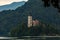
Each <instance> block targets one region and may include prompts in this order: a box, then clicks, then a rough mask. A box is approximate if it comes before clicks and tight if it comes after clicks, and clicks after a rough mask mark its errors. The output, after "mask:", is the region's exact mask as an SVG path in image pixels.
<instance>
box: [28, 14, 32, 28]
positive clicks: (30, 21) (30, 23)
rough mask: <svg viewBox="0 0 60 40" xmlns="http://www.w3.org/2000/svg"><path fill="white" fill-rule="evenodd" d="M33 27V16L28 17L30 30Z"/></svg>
mask: <svg viewBox="0 0 60 40" xmlns="http://www.w3.org/2000/svg"><path fill="white" fill-rule="evenodd" d="M30 27H32V16H31V15H28V28H30Z"/></svg>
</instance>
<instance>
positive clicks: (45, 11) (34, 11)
mask: <svg viewBox="0 0 60 40" xmlns="http://www.w3.org/2000/svg"><path fill="white" fill-rule="evenodd" d="M29 13H31V15H32V17H33V19H38V20H39V21H41V22H43V23H46V24H54V26H53V27H55V26H56V28H58V29H60V15H59V13H58V11H57V9H55V8H54V7H53V6H52V5H51V6H50V7H48V8H45V7H44V5H43V2H42V0H29V1H28V2H26V3H25V5H23V6H21V7H18V8H17V9H16V10H5V11H2V12H0V30H2V29H3V31H4V33H5V35H7V33H8V32H9V31H10V30H11V28H12V27H17V26H18V24H21V23H22V22H27V17H28V15H29ZM3 31H2V32H3ZM4 33H3V34H4Z"/></svg>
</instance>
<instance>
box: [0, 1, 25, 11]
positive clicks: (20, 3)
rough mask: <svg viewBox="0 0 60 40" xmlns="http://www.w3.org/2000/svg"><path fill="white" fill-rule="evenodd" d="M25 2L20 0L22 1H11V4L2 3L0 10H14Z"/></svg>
mask: <svg viewBox="0 0 60 40" xmlns="http://www.w3.org/2000/svg"><path fill="white" fill-rule="evenodd" d="M24 4H25V1H22V2H13V3H11V4H7V5H3V6H0V11H3V10H9V9H10V10H15V9H16V8H18V7H20V6H22V5H24Z"/></svg>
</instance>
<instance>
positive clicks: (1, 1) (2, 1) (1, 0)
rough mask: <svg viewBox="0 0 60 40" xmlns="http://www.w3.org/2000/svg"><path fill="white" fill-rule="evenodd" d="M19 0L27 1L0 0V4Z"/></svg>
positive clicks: (15, 0)
mask: <svg viewBox="0 0 60 40" xmlns="http://www.w3.org/2000/svg"><path fill="white" fill-rule="evenodd" d="M20 1H27V0H0V6H2V5H7V4H10V3H12V2H20Z"/></svg>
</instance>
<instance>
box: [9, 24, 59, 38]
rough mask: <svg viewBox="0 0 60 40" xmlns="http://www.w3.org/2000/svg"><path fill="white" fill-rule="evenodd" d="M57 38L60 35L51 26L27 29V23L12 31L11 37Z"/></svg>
mask: <svg viewBox="0 0 60 40" xmlns="http://www.w3.org/2000/svg"><path fill="white" fill-rule="evenodd" d="M45 35H46V36H57V35H60V34H59V32H58V31H57V29H56V28H54V27H53V26H51V25H49V24H43V23H42V24H40V25H39V26H32V27H30V28H28V27H27V24H26V23H22V24H20V25H18V26H17V27H16V28H13V29H12V30H11V31H10V36H14V37H15V36H16V37H22V36H45Z"/></svg>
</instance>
